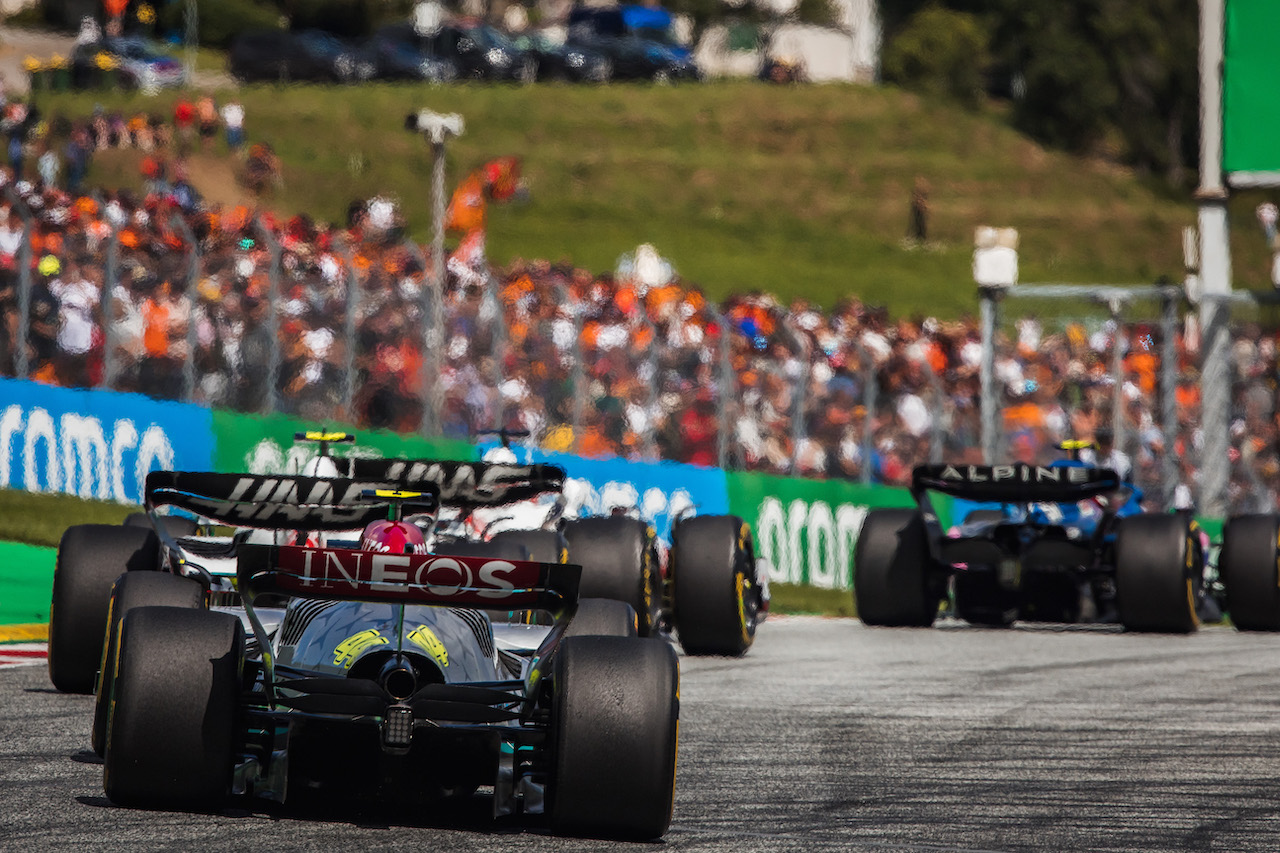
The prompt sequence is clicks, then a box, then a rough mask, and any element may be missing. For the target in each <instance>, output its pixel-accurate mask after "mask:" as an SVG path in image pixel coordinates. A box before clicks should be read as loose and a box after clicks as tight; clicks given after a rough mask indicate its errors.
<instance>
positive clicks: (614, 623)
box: [564, 598, 639, 637]
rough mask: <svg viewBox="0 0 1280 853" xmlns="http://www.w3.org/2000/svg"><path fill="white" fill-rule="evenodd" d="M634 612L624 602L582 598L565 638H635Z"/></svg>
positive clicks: (609, 599)
mask: <svg viewBox="0 0 1280 853" xmlns="http://www.w3.org/2000/svg"><path fill="white" fill-rule="evenodd" d="M637 621H638V620H637V619H636V611H635V610H634V609H633V608H632V607H631V605H630V604H627V603H626V602H625V601H614V600H613V599H611V598H582V599H579V600H578V612H577V613H575V614H573V619H571V620H570V621H569V628H568V629H567V630H566V631H565V633H564V635H565V636H566V637H637V636H639V634H638V633H637V628H636V622H637Z"/></svg>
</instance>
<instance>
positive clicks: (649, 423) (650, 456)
mask: <svg viewBox="0 0 1280 853" xmlns="http://www.w3.org/2000/svg"><path fill="white" fill-rule="evenodd" d="M639 307H640V317H641V319H643V320H644V324H645V326H646V327H647V328H648V329H649V352H648V353H647V354H646V355H645V365H646V367H647V368H648V370H649V401H648V403H649V405H648V408H649V411H648V412H647V413H646V416H645V419H644V424H645V427H644V458H645V459H647V460H649V461H654V460H656V459H657V458H658V447H657V443H656V442H655V440H654V436H653V420H654V415H655V413H656V412H657V411H658V327H657V326H655V325H654V324H653V320H652V319H650V317H649V306H648V305H647V304H646V303H645V301H644V298H643V297H641V299H640V300H639Z"/></svg>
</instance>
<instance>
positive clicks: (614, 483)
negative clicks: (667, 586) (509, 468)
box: [520, 451, 729, 543]
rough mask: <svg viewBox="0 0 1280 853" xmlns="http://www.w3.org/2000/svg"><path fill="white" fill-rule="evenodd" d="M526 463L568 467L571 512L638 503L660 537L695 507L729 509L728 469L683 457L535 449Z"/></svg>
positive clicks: (602, 511)
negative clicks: (592, 455)
mask: <svg viewBox="0 0 1280 853" xmlns="http://www.w3.org/2000/svg"><path fill="white" fill-rule="evenodd" d="M520 461H521V462H525V461H529V462H550V463H552V464H555V465H560V466H563V468H564V469H565V473H566V474H567V475H568V479H567V481H566V483H565V488H564V491H565V497H566V498H567V500H568V503H567V505H566V507H565V514H566V515H568V516H569V517H571V518H573V517H577V516H580V515H607V514H608V513H609V511H610V510H611V509H612V508H613V507H633V506H634V507H637V508H638V509H639V510H640V517H641V518H643V519H644V520H645V521H648V522H649V523H650V524H652V525H653V526H654V529H655V530H656V531H657V534H658V537H659V538H661V539H663V540H664V541H666V542H668V543H669V542H670V541H671V521H672V519H674V518H677V517H678V516H679V515H680V514H681V513H683V512H685V511H687V510H688V509H689V508H690V507H696V508H697V511H698V514H699V515H716V514H724V513H727V512H729V500H728V494H727V490H726V484H725V473H724V472H723V471H721V470H720V469H719V468H702V467H699V466H697V465H685V464H683V463H680V462H628V461H626V460H625V459H582V458H580V457H577V456H569V455H568V454H564V453H544V452H541V451H534V452H533V453H532V454H531V458H529V459H527V460H526V459H525V458H521V459H520Z"/></svg>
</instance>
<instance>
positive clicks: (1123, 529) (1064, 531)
mask: <svg viewBox="0 0 1280 853" xmlns="http://www.w3.org/2000/svg"><path fill="white" fill-rule="evenodd" d="M911 493H912V496H913V497H914V498H915V500H916V503H917V507H916V508H915V509H877V510H872V511H871V512H869V513H868V514H867V517H866V520H865V521H864V523H863V526H862V532H861V535H860V536H859V537H858V542H857V545H856V546H855V549H854V595H855V602H856V604H857V608H858V615H859V617H860V618H861V619H862V621H863V622H865V623H867V624H868V625H897V626H927V625H931V624H932V623H933V621H934V619H935V618H936V617H937V616H938V614H939V605H940V604H941V603H942V602H943V600H944V599H947V598H950V599H951V601H952V603H953V605H954V612H955V614H956V615H958V616H959V617H960V618H962V619H965V620H967V621H969V622H971V623H976V624H980V625H993V626H1001V625H1008V624H1010V623H1012V622H1013V621H1014V620H1017V619H1021V620H1027V621H1040V622H1078V621H1103V622H1106V621H1116V622H1119V623H1120V624H1121V625H1123V626H1124V627H1125V628H1126V629H1128V630H1131V631H1160V632H1173V633H1185V632H1189V631H1194V630H1195V629H1196V628H1197V627H1198V625H1199V623H1200V618H1199V615H1200V613H1202V612H1205V611H1206V610H1209V611H1213V610H1216V608H1215V606H1214V602H1213V600H1212V596H1211V595H1210V589H1209V587H1210V584H1209V582H1208V580H1207V575H1206V571H1205V564H1206V549H1205V548H1204V546H1203V539H1202V537H1201V535H1200V531H1199V529H1198V526H1197V524H1196V522H1195V521H1194V520H1193V519H1192V518H1191V517H1190V515H1189V514H1187V513H1167V514H1166V513H1148V512H1143V511H1142V510H1141V508H1140V507H1139V506H1138V505H1137V503H1136V501H1134V500H1132V498H1133V497H1134V490H1133V488H1132V486H1131V485H1130V484H1128V483H1126V482H1124V481H1123V480H1122V479H1121V477H1120V476H1119V475H1118V474H1117V473H1116V472H1115V471H1113V470H1110V469H1106V468H1096V467H1089V466H1086V465H1083V464H1080V463H1078V462H1076V461H1074V460H1064V461H1063V462H1061V463H1055V464H1053V465H1049V466H1038V465H1028V464H1024V463H1015V464H1010V465H946V464H934V465H920V466H917V467H916V468H915V470H914V471H913V474H912V483H911ZM937 495H941V496H944V499H950V500H952V501H953V506H952V510H953V515H955V516H957V517H958V520H959V523H958V524H956V525H955V526H954V527H953V528H951V529H950V530H949V531H944V530H943V528H942V526H941V524H940V523H939V516H938V512H937V511H936V509H935V506H934V503H933V497H934V496H937Z"/></svg>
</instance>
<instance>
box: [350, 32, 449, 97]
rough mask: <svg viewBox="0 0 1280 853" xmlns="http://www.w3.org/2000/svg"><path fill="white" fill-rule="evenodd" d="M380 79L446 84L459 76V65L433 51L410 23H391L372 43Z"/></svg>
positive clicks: (371, 47)
mask: <svg viewBox="0 0 1280 853" xmlns="http://www.w3.org/2000/svg"><path fill="white" fill-rule="evenodd" d="M369 48H370V50H371V51H372V52H373V55H374V61H375V62H376V64H377V68H378V76H379V77H381V78H382V79H385V80H424V81H426V82H429V83H447V82H449V81H451V80H456V79H457V77H458V65H457V63H456V62H454V61H452V60H450V59H446V58H444V57H442V56H440V55H438V54H436V53H435V52H433V51H432V50H431V49H430V46H429V45H428V44H427V43H426V41H425V40H424V39H423V38H422V37H421V36H419V35H418V34H417V33H416V32H414V30H413V27H412V25H410V24H407V23H400V24H390V25H388V26H385V27H383V28H381V29H380V30H378V32H376V33H375V34H374V35H373V38H371V39H370V40H369Z"/></svg>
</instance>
